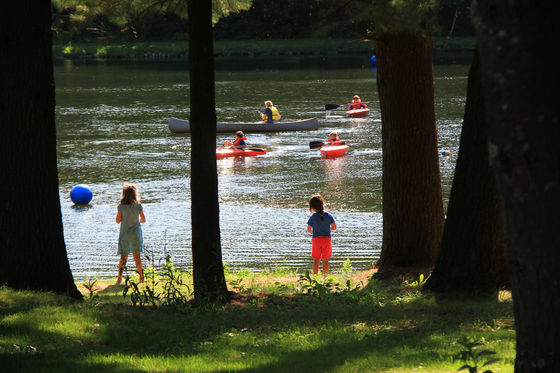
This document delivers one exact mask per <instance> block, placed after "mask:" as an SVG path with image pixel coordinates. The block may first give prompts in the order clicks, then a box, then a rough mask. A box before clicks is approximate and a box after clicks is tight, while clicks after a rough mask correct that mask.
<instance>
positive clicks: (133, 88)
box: [55, 56, 468, 279]
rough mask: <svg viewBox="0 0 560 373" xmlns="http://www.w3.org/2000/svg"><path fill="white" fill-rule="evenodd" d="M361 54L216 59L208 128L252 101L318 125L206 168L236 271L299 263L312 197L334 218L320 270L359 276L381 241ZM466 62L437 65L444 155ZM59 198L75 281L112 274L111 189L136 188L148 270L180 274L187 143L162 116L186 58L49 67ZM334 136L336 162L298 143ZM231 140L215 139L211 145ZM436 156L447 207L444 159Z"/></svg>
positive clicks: (307, 244)
mask: <svg viewBox="0 0 560 373" xmlns="http://www.w3.org/2000/svg"><path fill="white" fill-rule="evenodd" d="M368 64H369V57H367V56H344V57H335V56H325V57H291V58H282V59H279V58H274V57H268V58H229V59H225V58H224V59H220V60H218V61H217V64H216V68H217V71H216V110H217V116H218V120H219V121H256V120H258V118H259V117H258V111H261V110H262V109H263V104H264V101H265V100H272V101H273V102H274V103H275V105H276V106H277V107H278V109H279V111H280V113H281V114H282V118H283V119H284V120H295V119H303V118H310V117H317V118H318V119H319V129H318V130H316V131H305V132H285V133H267V134H252V133H250V134H247V137H248V143H249V144H250V145H251V146H263V147H266V148H267V149H268V153H267V154H266V155H263V156H258V157H247V158H230V159H223V160H219V161H218V177H219V200H220V223H221V239H222V252H223V259H224V261H225V263H226V264H227V265H228V266H229V267H231V268H233V269H235V268H241V267H245V268H250V269H252V270H263V269H266V268H273V267H291V268H296V269H309V268H310V267H311V259H310V257H309V255H310V248H311V238H310V236H309V235H308V234H307V232H306V222H307V218H308V217H309V215H310V213H309V211H308V208H307V201H308V198H309V196H310V195H311V194H313V193H321V194H322V195H323V196H324V197H325V199H326V201H327V204H328V210H329V211H330V212H331V213H332V214H333V215H334V216H335V218H336V220H337V225H338V230H337V231H336V232H335V233H334V235H333V251H334V256H333V258H332V261H331V262H332V265H331V268H332V269H333V270H334V271H337V270H340V268H341V267H342V263H343V262H344V261H345V260H347V259H349V260H350V262H351V264H352V266H353V267H354V268H356V269H366V268H370V267H371V266H372V263H374V262H375V261H376V260H377V259H378V258H379V252H380V249H381V243H382V218H383V217H382V214H381V212H382V209H381V204H382V193H381V173H382V166H381V163H382V149H381V120H380V118H381V115H380V112H379V105H378V95H377V87H376V81H375V74H374V73H373V72H372V71H371V69H370V68H369V66H368ZM467 73H468V66H436V76H435V88H436V112H437V118H438V119H437V123H438V129H439V144H440V150H450V151H451V152H453V153H455V154H457V151H458V145H459V136H460V130H461V122H462V116H463V110H464V105H465V93H466V84H467ZM55 81H56V93H57V96H56V99H57V106H56V120H57V138H58V165H59V180H60V199H61V205H62V214H63V224H64V236H65V240H66V246H67V251H68V257H69V260H70V265H71V268H72V271H73V274H74V277H75V278H76V279H84V278H88V277H99V278H108V277H115V275H116V268H117V262H118V256H117V255H116V251H117V238H118V232H119V226H118V224H116V223H115V216H116V212H117V211H116V207H117V205H118V203H119V199H120V193H121V188H122V184H123V183H129V182H131V183H135V184H137V185H138V187H139V189H140V192H141V199H142V204H143V206H144V211H145V214H146V218H147V222H146V223H145V225H144V226H143V231H144V243H145V246H146V248H147V249H148V250H150V251H153V256H152V257H153V258H155V259H154V260H155V263H156V264H158V263H159V262H161V261H162V260H163V258H164V256H165V255H166V254H169V255H171V256H172V258H173V260H174V261H175V263H176V264H177V265H178V266H179V267H181V268H189V267H190V266H191V235H190V191H189V185H190V180H189V178H190V176H189V174H190V155H189V148H190V137H189V135H173V134H171V133H170V131H169V130H168V128H167V119H168V118H169V117H172V116H173V117H177V118H184V119H187V118H188V116H189V79H188V67H187V65H186V63H185V62H181V61H179V62H177V61H175V62H173V61H164V62H154V61H152V62H134V61H127V62H121V63H107V62H102V61H97V62H93V61H90V62H87V63H86V62H76V61H74V62H72V61H64V62H59V63H57V64H56V65H55ZM354 94H358V95H360V96H361V98H362V100H363V101H367V102H369V103H370V104H369V107H370V108H371V114H370V116H369V117H368V118H363V119H347V118H345V117H344V110H342V109H338V110H333V111H331V112H329V113H326V112H325V110H324V105H325V104H346V103H347V102H349V100H351V97H352V96H353V95H354ZM333 130H336V131H338V133H339V136H340V137H341V138H342V139H344V140H346V142H347V143H348V144H349V145H350V151H349V153H348V155H346V156H343V157H340V158H335V159H323V158H321V156H320V153H319V151H318V150H310V149H309V142H310V141H313V140H322V139H326V138H327V137H328V134H329V133H330V132H331V131H333ZM232 138H233V135H229V134H218V136H217V138H216V145H220V144H223V143H224V141H225V140H228V139H232ZM440 159H441V163H440V164H441V171H442V183H443V188H444V198H445V199H446V200H447V197H448V195H449V190H450V186H451V180H452V177H453V170H454V167H455V160H456V158H455V157H443V156H440ZM80 183H85V184H88V185H89V186H90V188H91V189H92V191H93V194H94V197H93V200H92V202H91V204H90V205H89V206H87V207H76V206H74V205H73V203H72V202H71V200H70V197H69V195H70V190H71V188H72V187H73V186H74V185H76V184H80Z"/></svg>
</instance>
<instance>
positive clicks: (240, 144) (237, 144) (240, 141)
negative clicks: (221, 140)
mask: <svg viewBox="0 0 560 373" xmlns="http://www.w3.org/2000/svg"><path fill="white" fill-rule="evenodd" d="M245 140H247V138H246V137H245V134H244V133H243V131H237V132H236V133H235V140H233V143H231V142H229V141H227V140H226V143H225V144H224V145H225V146H230V147H232V148H235V149H243V148H246V147H247V143H246V142H245Z"/></svg>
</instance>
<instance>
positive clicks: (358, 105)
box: [348, 95, 367, 110]
mask: <svg viewBox="0 0 560 373" xmlns="http://www.w3.org/2000/svg"><path fill="white" fill-rule="evenodd" d="M366 108H367V106H366V104H364V103H362V99H361V98H360V96H358V95H354V97H352V103H351V104H349V105H348V110H355V109H366Z"/></svg>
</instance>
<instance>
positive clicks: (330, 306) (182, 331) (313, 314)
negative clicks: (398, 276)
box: [0, 294, 512, 373]
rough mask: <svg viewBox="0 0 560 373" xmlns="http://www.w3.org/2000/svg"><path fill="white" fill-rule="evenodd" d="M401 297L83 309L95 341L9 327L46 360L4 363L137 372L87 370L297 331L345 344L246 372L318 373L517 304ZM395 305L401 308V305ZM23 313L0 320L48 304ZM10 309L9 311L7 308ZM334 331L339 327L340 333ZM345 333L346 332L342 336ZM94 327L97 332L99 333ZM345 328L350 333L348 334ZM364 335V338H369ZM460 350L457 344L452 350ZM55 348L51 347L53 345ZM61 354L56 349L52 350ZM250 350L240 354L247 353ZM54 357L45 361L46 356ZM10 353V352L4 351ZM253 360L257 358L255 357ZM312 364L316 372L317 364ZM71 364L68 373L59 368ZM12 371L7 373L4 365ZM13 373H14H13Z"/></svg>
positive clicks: (6, 331) (1, 310) (278, 354)
mask: <svg viewBox="0 0 560 373" xmlns="http://www.w3.org/2000/svg"><path fill="white" fill-rule="evenodd" d="M397 297H398V294H395V295H394V298H392V299H385V301H384V303H383V304H381V305H380V304H379V302H376V301H374V300H372V301H370V300H368V301H367V302H363V299H362V300H361V299H360V298H347V297H343V296H336V295H332V294H331V295H325V296H321V297H311V296H295V297H294V296H292V297H289V298H288V297H286V298H284V297H270V298H263V299H257V300H256V301H255V304H247V305H244V306H228V307H226V308H225V309H219V310H201V309H182V310H175V309H158V310H154V309H150V308H134V307H132V306H130V305H125V304H115V303H112V304H111V303H108V304H104V305H102V306H100V307H87V306H86V305H83V306H81V305H76V306H74V307H76V308H75V312H78V313H81V314H83V316H84V317H89V318H91V319H92V320H94V321H93V323H96V324H99V327H97V328H96V329H95V332H94V333H90V334H88V335H89V336H90V339H89V340H82V341H80V343H78V342H76V343H73V342H72V343H69V342H68V340H69V339H77V338H74V337H71V336H68V335H66V334H63V333H56V332H52V331H45V330H38V329H36V328H35V327H34V326H33V325H32V324H29V323H25V322H22V323H19V324H13V325H11V326H10V327H6V328H5V327H4V326H3V327H2V329H1V331H0V333H1V335H2V337H3V338H6V339H7V340H10V339H11V338H13V339H15V338H19V336H22V335H24V336H25V335H27V334H28V335H30V336H32V338H33V339H36V340H37V341H38V342H32V343H36V344H38V345H37V346H36V347H37V348H38V350H39V353H38V354H24V353H17V354H14V355H9V354H0V359H1V360H2V362H4V363H5V364H6V365H5V366H6V367H9V369H16V368H17V370H14V371H71V372H78V371H79V372H90V371H91V372H94V371H95V372H101V371H103V372H119V373H120V372H126V371H141V370H139V369H137V367H122V366H120V365H118V364H115V363H110V362H108V363H106V364H105V363H97V364H90V363H86V362H85V360H84V357H85V356H87V355H92V354H93V355H99V356H104V355H105V356H111V355H113V354H117V353H118V354H121V355H123V356H127V355H128V356H133V355H134V356H153V357H159V356H163V357H174V356H177V357H188V356H193V355H199V354H200V355H204V354H206V353H208V350H207V349H202V348H201V347H200V346H201V345H202V344H204V343H205V342H208V341H210V342H212V341H215V340H217V339H219V338H223V335H224V333H226V334H227V333H228V332H229V331H231V330H234V329H235V330H238V331H239V330H242V329H247V330H248V332H254V333H255V334H258V335H260V336H266V335H271V334H274V333H277V332H286V331H289V330H290V329H292V328H296V329H297V328H311V329H315V330H321V329H325V328H327V329H330V330H332V334H334V335H337V338H332V339H331V340H328V341H325V343H324V344H321V347H319V348H316V349H313V350H311V351H308V350H306V349H301V350H296V351H293V350H292V351H285V350H282V348H281V347H277V346H275V345H271V348H272V350H271V351H269V352H270V353H272V354H273V356H274V359H273V360H275V362H273V363H270V364H266V365H265V366H261V367H256V368H251V369H246V371H249V372H253V371H254V372H261V371H263V372H264V371H267V372H270V371H280V372H282V371H294V367H297V366H298V365H301V366H305V367H306V369H305V370H307V371H310V372H318V371H324V370H327V369H332V368H334V367H338V366H342V365H343V364H345V362H346V361H349V360H352V359H357V358H360V357H362V356H364V355H365V354H367V353H371V351H372V350H374V351H375V350H379V351H380V353H391V351H393V350H397V349H402V347H403V346H408V347H409V349H408V350H410V351H411V353H414V349H415V348H419V346H422V348H423V349H424V348H426V347H427V346H428V347H429V344H430V343H434V347H435V346H440V345H441V342H436V341H433V340H432V339H431V338H430V337H431V336H432V335H438V336H440V335H445V334H447V333H451V332H454V331H457V330H462V329H461V328H463V325H468V324H469V323H473V322H475V321H476V322H478V323H488V324H492V323H493V320H496V319H504V318H512V311H511V302H507V303H503V302H497V301H492V300H484V301H480V302H474V301H469V302H462V301H459V300H452V301H446V300H439V301H437V302H431V301H426V300H425V299H422V298H420V299H411V300H409V301H408V302H407V303H402V302H401V303H397V302H399V300H398V299H396V298H397ZM52 302H54V303H58V304H60V305H61V306H63V307H65V306H66V305H69V304H70V303H69V302H68V301H66V300H64V298H63V297H60V298H56V297H54V298H53V300H52ZM393 302H395V303H393ZM22 304H23V305H19V306H18V305H17V304H15V305H13V304H12V305H4V304H3V303H2V304H0V315H8V314H12V313H16V312H21V313H25V312H30V311H32V310H33V308H35V307H41V306H43V304H41V302H35V304H34V302H33V301H31V300H29V299H28V300H27V301H24V302H23V303H22ZM4 306H6V307H4ZM356 323H365V324H366V325H374V324H383V323H385V324H387V325H391V326H392V328H391V330H380V331H378V332H376V333H373V331H371V330H370V331H368V332H367V333H366V334H365V335H360V336H359V337H357V334H354V333H353V331H352V328H351V327H349V326H351V325H354V324H356ZM333 325H334V326H333ZM339 326H340V328H339ZM92 327H93V326H92ZM344 327H348V328H347V329H344ZM362 334H363V333H362ZM451 342H453V341H452V340H450V341H449V343H451ZM45 344H48V345H45ZM48 346H56V347H55V348H51V349H49V348H47V347H48ZM242 348H244V347H237V349H239V353H241V351H242ZM45 350H46V351H48V352H47V353H44V354H43V353H42V351H45ZM3 352H5V351H3ZM247 358H250V357H249V356H247ZM310 359H312V360H313V364H309V361H310ZM60 361H63V364H62V365H61V368H62V369H59V368H58V365H57V364H58V362H60ZM401 361H402V359H400V358H399V359H393V360H392V363H388V364H389V365H390V366H387V367H372V369H374V368H375V369H390V368H391V367H394V366H400V365H397V364H401ZM2 366H4V365H2ZM7 371H10V370H7Z"/></svg>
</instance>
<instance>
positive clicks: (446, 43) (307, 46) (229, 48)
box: [53, 38, 475, 58]
mask: <svg viewBox="0 0 560 373" xmlns="http://www.w3.org/2000/svg"><path fill="white" fill-rule="evenodd" d="M474 43H475V42H474V38H436V40H435V41H434V46H435V48H436V49H438V50H444V51H445V50H450V51H457V50H467V51H470V50H472V49H473V48H474ZM187 50H188V42H187V41H162V42H129V43H110V44H109V43H55V44H54V45H53V54H54V56H55V57H58V58H80V57H90V58H143V57H148V58H152V57H156V58H173V57H184V56H185V55H186V53H187ZM373 50H374V44H373V42H371V41H365V40H360V39H327V38H318V39H295V40H218V41H216V42H215V43H214V52H215V53H216V54H218V55H224V56H229V55H231V56H248V55H313V54H329V53H363V54H372V53H373Z"/></svg>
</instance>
